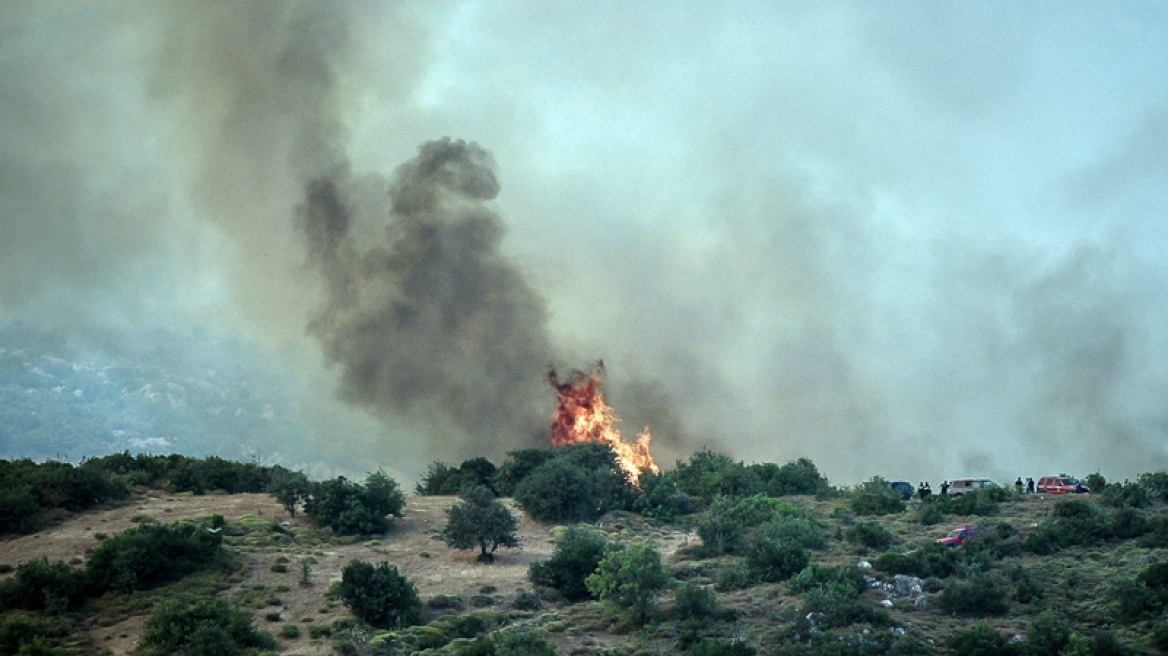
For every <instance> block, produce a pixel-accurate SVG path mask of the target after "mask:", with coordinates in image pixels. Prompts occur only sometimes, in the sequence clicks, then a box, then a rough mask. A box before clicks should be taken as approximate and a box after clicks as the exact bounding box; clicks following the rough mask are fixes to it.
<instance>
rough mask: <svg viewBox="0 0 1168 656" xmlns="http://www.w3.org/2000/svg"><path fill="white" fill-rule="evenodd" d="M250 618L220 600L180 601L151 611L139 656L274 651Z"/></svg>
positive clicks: (268, 640) (140, 643)
mask: <svg viewBox="0 0 1168 656" xmlns="http://www.w3.org/2000/svg"><path fill="white" fill-rule="evenodd" d="M252 620H253V618H252V616H251V614H249V613H246V612H244V611H241V610H238V609H235V608H232V607H231V606H230V605H228V604H227V602H225V601H223V600H221V599H207V598H195V597H186V596H184V597H180V598H177V599H172V600H168V601H164V602H162V603H160V604H158V605H157V606H155V607H154V611H153V613H151V615H150V617H149V618H147V619H146V624H145V628H144V629H143V630H142V636H141V637H140V638H139V640H138V651H137V653H138V654H139V655H140V656H176V655H179V656H181V655H184V654H191V655H194V654H222V655H224V656H230V655H232V654H242V653H243V651H244V650H245V649H250V648H255V649H275V647H276V641H275V640H273V639H272V637H271V636H270V635H268V634H266V633H261V632H259V631H257V630H256V629H255V627H254V626H253V625H252Z"/></svg>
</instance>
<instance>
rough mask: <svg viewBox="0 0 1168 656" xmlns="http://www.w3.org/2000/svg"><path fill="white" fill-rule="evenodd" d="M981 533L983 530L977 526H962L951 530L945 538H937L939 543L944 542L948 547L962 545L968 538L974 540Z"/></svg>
mask: <svg viewBox="0 0 1168 656" xmlns="http://www.w3.org/2000/svg"><path fill="white" fill-rule="evenodd" d="M981 534H982V530H981V529H980V528H978V527H976V526H962V527H961V528H955V529H953V530H952V531H949V535H946V536H945V537H943V538H937V544H943V545H945V546H946V547H960V546H961V545H963V544H965V542H966V541H967V540H972V539H973V538H976V537H978V536H979V535H981Z"/></svg>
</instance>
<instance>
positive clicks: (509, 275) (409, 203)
mask: <svg viewBox="0 0 1168 656" xmlns="http://www.w3.org/2000/svg"><path fill="white" fill-rule="evenodd" d="M350 187H352V185H351V184H349V180H348V179H347V176H344V175H337V176H334V177H333V178H317V179H315V180H313V181H311V182H310V183H309V185H308V189H307V193H306V196H307V200H306V202H305V205H304V207H303V208H302V210H301V218H302V222H303V228H304V231H305V235H306V241H307V245H308V249H309V255H310V258H309V259H310V262H311V263H312V264H313V265H314V266H316V267H318V268H319V270H320V272H321V274H322V276H323V277H324V279H325V282H326V285H325V287H326V289H327V290H328V293H327V296H326V299H325V302H324V304H323V306H322V307H321V309H320V311H319V312H318V313H317V314H316V316H315V317H314V318H313V320H312V322H311V324H310V332H311V333H312V334H313V335H314V336H315V337H316V338H318V339H319V340H320V341H321V343H322V345H323V347H324V352H325V354H326V355H327V357H328V358H329V360H330V361H332V362H333V363H336V364H338V365H339V366H340V367H341V371H342V375H341V388H340V391H341V396H342V397H343V398H344V399H346V400H347V401H349V402H352V403H355V404H357V405H360V406H362V407H364V408H367V409H369V410H370V411H372V412H374V413H376V414H378V415H380V416H382V417H384V418H385V419H387V420H392V419H393V418H394V417H395V416H401V415H406V414H417V413H419V412H420V413H424V414H426V415H429V416H430V417H433V418H435V421H434V422H432V425H433V427H434V428H435V429H436V430H437V429H439V428H441V427H442V425H443V423H451V422H452V423H453V424H454V425H453V428H454V430H453V431H451V430H450V429H449V428H447V430H446V431H443V436H442V437H441V438H435V444H434V448H435V449H436V450H441V451H443V452H445V453H449V454H453V455H454V456H456V457H461V458H469V457H473V456H475V455H486V456H488V457H492V458H495V459H500V458H502V457H503V456H504V455H505V452H506V451H507V450H509V449H513V448H517V447H520V446H543V445H546V444H547V443H548V420H547V417H546V416H545V415H546V414H547V413H546V406H547V400H548V396H549V390H548V389H547V386H546V385H544V384H542V375H543V371H544V369H545V368H546V364H545V363H547V362H549V361H550V360H551V359H552V355H553V350H552V348H551V345H550V343H549V339H548V335H547V312H546V309H545V307H544V306H545V303H544V301H543V299H542V298H540V297H539V295H538V294H536V293H535V291H534V290H533V289H532V288H531V287H530V286H529V285H528V283H527V282H526V280H525V279H524V277H523V275H522V273H521V272H520V271H519V269H518V268H517V267H516V266H515V265H514V264H513V263H512V262H510V261H509V260H508V259H507V258H506V257H505V256H503V255H502V254H501V253H500V250H499V245H500V242H501V241H502V239H503V233H504V227H503V224H502V221H501V220H500V219H499V217H498V216H497V215H496V214H495V213H494V212H493V211H491V210H490V209H489V207H487V205H486V202H487V201H490V200H493V199H494V198H495V197H496V195H498V193H499V182H498V181H497V180H496V178H495V173H494V166H493V162H492V160H491V156H490V154H489V153H487V151H485V150H483V149H482V148H481V147H479V146H478V145H477V144H474V143H469V144H468V143H466V142H463V141H455V140H451V139H442V140H439V141H431V142H429V143H426V144H424V145H423V146H421V147H420V148H419V149H418V156H417V157H416V158H415V159H413V160H411V161H409V162H407V163H405V164H403V165H402V166H401V167H400V168H398V170H397V172H396V175H395V176H394V179H393V182H392V184H391V185H389V186H388V187H389V189H388V194H389V198H390V199H391V201H392V203H391V211H390V213H389V216H388V217H387V218H388V219H390V222H389V225H388V226H387V229H386V231H385V237H384V239H382V240H380V241H378V242H373V243H369V242H365V241H363V242H361V243H359V242H358V240H357V239H356V238H355V237H354V235H353V233H352V232H351V231H350V225H351V223H352V222H353V221H354V219H355V218H364V219H365V220H376V219H377V217H356V216H354V214H353V209H352V208H353V207H356V206H359V205H360V204H359V203H358V204H355V203H353V202H352V201H350V200H347V199H346V197H347V196H349V195H350V194H351V193H353V192H350V191H349V190H348V189H349V188H350ZM370 204H371V205H375V203H370ZM380 222H384V219H382V221H380ZM451 435H453V436H455V437H456V439H454V440H452V439H451V437H450V436H451ZM458 442H461V444H458Z"/></svg>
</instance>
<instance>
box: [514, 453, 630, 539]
mask: <svg viewBox="0 0 1168 656" xmlns="http://www.w3.org/2000/svg"><path fill="white" fill-rule="evenodd" d="M635 490H636V488H635V487H634V486H633V485H631V484H630V483H629V481H628V477H627V476H626V475H625V473H624V470H622V469H621V468H620V466H619V465H618V464H617V460H616V454H614V453H613V452H612V449H611V448H610V447H609V446H608V445H606V444H600V443H596V442H587V443H583V444H568V445H565V446H563V447H561V448H560V449H559V450H558V451H556V453H555V457H553V458H552V459H550V460H548V461H547V462H545V463H543V464H541V465H539V466H538V467H536V468H535V469H534V470H533V471H532V472H531V474H529V475H528V476H526V477H525V478H523V480H522V481H520V482H519V484H518V485H517V486H516V488H515V492H514V494H513V497H514V499H515V503H517V504H518V505H519V507H520V508H522V509H523V510H524V512H526V513H527V514H529V515H531V516H532V517H534V518H535V519H539V520H544V521H568V522H574V521H590V520H592V519H595V518H597V517H599V516H601V515H603V514H604V513H606V512H609V511H611V510H627V509H629V508H631V507H632V503H633V498H634V495H635Z"/></svg>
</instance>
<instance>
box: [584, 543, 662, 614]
mask: <svg viewBox="0 0 1168 656" xmlns="http://www.w3.org/2000/svg"><path fill="white" fill-rule="evenodd" d="M585 583H586V584H587V585H588V591H589V592H591V593H592V594H593V595H595V596H596V597H597V598H598V599H600V600H601V601H608V602H611V603H613V604H615V605H616V606H618V607H620V608H623V609H626V610H629V611H632V613H633V614H634V616H635V619H636V621H637V623H638V624H644V623H645V620H646V619H647V618H648V616H649V612H650V611H652V610H653V608H654V603H653V600H654V599H655V598H656V596H657V593H658V592H659V591H660V590H661V589H663V588H664V587H665V586H666V585H667V584H668V583H669V575H668V573H667V572H666V571H665V566H664V565H662V564H661V554H660V553H658V551H657V550H656V549H654V548H653V547H652V546H649V545H644V544H634V545H630V546H628V547H626V548H624V549H622V550H620V551H611V552H609V553H608V554H607V555H605V557H604V558H603V559H601V561H600V564H599V565H597V567H596V571H595V572H593V573H592V574H590V575H588V578H587V579H585Z"/></svg>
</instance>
